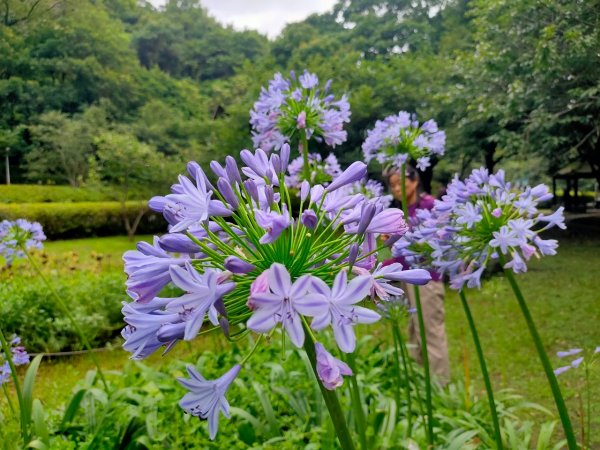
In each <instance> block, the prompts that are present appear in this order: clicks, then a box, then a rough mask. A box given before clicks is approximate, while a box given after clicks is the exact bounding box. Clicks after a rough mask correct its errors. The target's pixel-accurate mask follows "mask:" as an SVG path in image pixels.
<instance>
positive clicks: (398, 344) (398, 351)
mask: <svg viewBox="0 0 600 450" xmlns="http://www.w3.org/2000/svg"><path fill="white" fill-rule="evenodd" d="M392 333H393V334H394V349H395V357H396V358H397V360H398V361H400V358H401V359H402V367H403V369H404V380H405V388H406V405H407V417H406V419H407V421H408V428H407V437H408V438H410V437H411V435H412V415H413V413H412V393H411V388H410V380H411V377H410V376H409V373H408V361H407V360H406V358H407V357H408V355H407V354H406V352H405V346H404V341H403V340H402V334H401V332H400V330H399V329H398V327H397V324H396V323H392ZM396 364H399V363H398V362H397V363H396ZM398 372H400V369H399V368H398ZM396 396H397V398H396V403H397V405H398V408H400V395H399V392H397V394H396Z"/></svg>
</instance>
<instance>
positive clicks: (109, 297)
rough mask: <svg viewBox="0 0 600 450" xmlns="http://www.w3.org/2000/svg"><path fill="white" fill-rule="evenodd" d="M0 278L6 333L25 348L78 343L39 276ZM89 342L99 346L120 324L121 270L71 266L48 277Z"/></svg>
mask: <svg viewBox="0 0 600 450" xmlns="http://www.w3.org/2000/svg"><path fill="white" fill-rule="evenodd" d="M4 281H5V280H3V281H2V282H0V317H1V318H2V326H3V329H4V331H5V332H7V333H8V334H12V333H16V334H18V335H20V336H21V337H22V339H23V342H26V343H27V349H28V350H29V351H31V352H58V351H63V350H80V349H82V348H83V346H82V344H81V339H80V338H79V335H78V334H77V331H76V330H75V329H74V328H73V326H72V325H71V323H70V322H69V320H68V319H67V318H66V317H65V315H64V313H63V311H62V309H61V308H60V306H59V305H58V304H57V303H56V301H55V300H54V297H53V296H52V294H51V293H50V292H49V291H48V288H47V287H46V285H45V284H44V283H43V282H42V280H40V279H39V278H16V277H15V278H12V279H10V280H9V282H4ZM51 282H52V284H53V286H54V288H55V289H56V290H57V292H58V294H59V295H60V296H61V297H62V298H63V300H64V302H65V303H66V304H67V306H68V307H69V309H70V311H71V314H72V315H73V317H74V318H75V320H76V321H77V322H78V323H79V325H80V326H81V328H82V329H83V330H84V332H85V333H86V335H87V337H88V339H89V340H90V343H91V344H92V346H98V347H101V346H104V345H106V342H107V341H108V340H110V339H111V338H112V337H114V336H115V335H116V334H117V333H118V331H119V330H120V329H121V328H122V327H123V319H122V316H121V312H120V311H121V302H122V301H123V300H125V299H126V297H127V295H126V294H125V289H124V282H125V279H124V275H123V274H121V273H118V272H104V273H93V272H87V271H86V272H83V271H77V270H74V271H73V273H72V274H71V275H70V276H61V277H55V278H53V279H52V280H51Z"/></svg>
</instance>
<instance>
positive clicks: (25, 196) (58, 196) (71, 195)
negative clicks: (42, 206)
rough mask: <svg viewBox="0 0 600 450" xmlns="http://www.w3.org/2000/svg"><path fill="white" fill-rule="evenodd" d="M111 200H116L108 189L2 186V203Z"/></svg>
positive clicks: (32, 185)
mask: <svg viewBox="0 0 600 450" xmlns="http://www.w3.org/2000/svg"><path fill="white" fill-rule="evenodd" d="M109 200H115V197H114V194H113V193H112V192H110V190H108V189H101V190H99V189H92V188H77V187H73V186H48V185H42V184H9V185H6V184H4V185H0V203H48V202H101V201H109Z"/></svg>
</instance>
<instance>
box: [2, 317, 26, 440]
mask: <svg viewBox="0 0 600 450" xmlns="http://www.w3.org/2000/svg"><path fill="white" fill-rule="evenodd" d="M0 348H2V351H3V352H4V358H5V359H6V361H7V362H8V366H9V367H10V375H11V377H12V379H13V383H14V384H15V391H16V392H17V400H18V402H19V412H20V415H21V420H20V424H21V436H22V437H23V444H27V443H28V442H29V433H28V430H27V420H26V417H25V404H24V403H23V392H22V391H21V385H20V384H19V377H18V376H17V368H16V367H15V364H14V362H13V360H12V352H11V350H10V345H8V342H7V341H6V338H5V337H4V333H3V332H2V328H0ZM7 398H8V397H7ZM9 402H10V400H9Z"/></svg>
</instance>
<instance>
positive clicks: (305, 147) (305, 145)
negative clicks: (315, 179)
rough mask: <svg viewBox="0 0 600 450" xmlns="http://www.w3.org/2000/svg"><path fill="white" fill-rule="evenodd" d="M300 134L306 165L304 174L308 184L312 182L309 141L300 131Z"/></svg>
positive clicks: (303, 158) (303, 159)
mask: <svg viewBox="0 0 600 450" xmlns="http://www.w3.org/2000/svg"><path fill="white" fill-rule="evenodd" d="M300 134H302V144H301V145H302V161H303V163H304V167H303V169H302V170H303V173H304V179H305V180H306V181H308V182H310V166H309V164H308V139H306V133H305V132H302V131H300Z"/></svg>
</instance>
